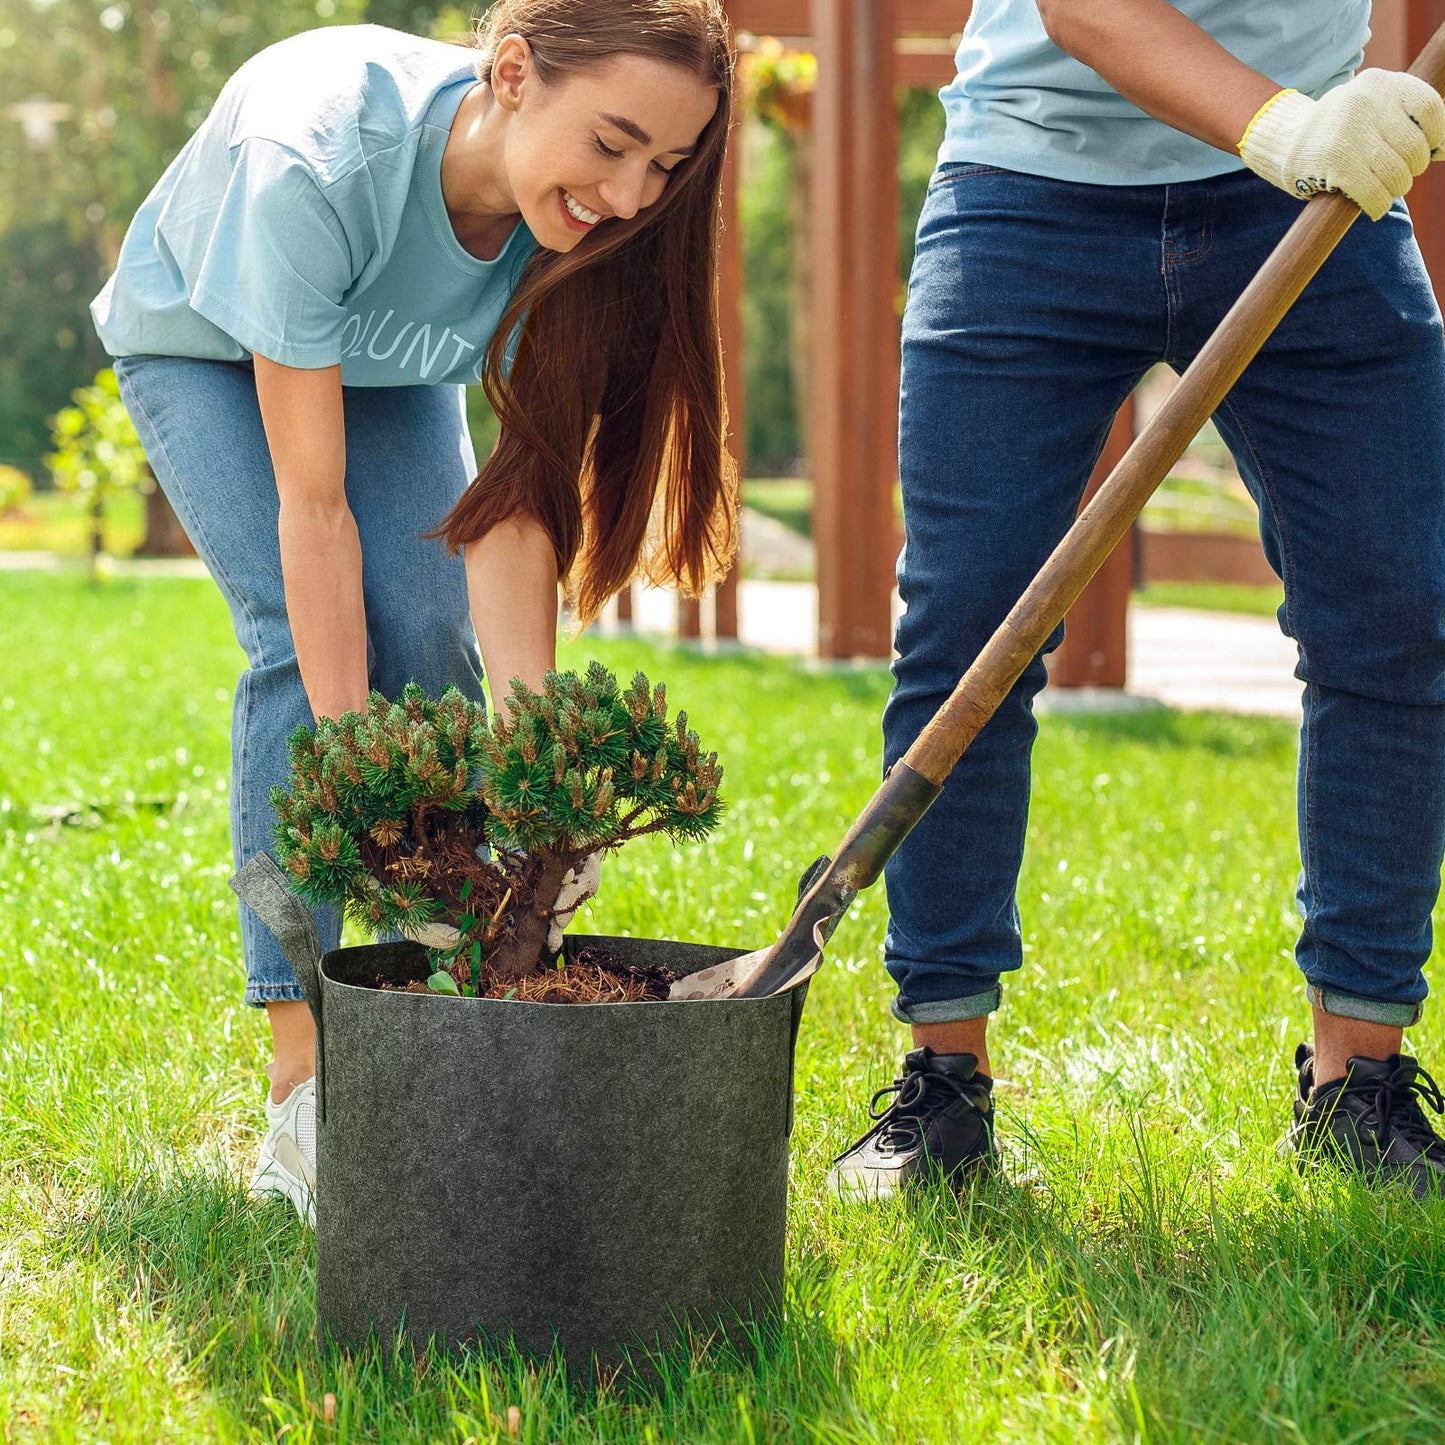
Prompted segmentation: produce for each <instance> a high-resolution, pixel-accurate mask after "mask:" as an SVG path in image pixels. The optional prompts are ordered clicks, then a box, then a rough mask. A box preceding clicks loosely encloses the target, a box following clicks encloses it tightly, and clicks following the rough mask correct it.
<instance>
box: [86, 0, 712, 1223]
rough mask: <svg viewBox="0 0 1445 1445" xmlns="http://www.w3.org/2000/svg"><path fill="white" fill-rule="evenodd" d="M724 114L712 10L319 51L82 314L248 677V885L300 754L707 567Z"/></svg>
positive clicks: (534, 682) (268, 79) (242, 804)
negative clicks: (560, 623) (632, 588)
mask: <svg viewBox="0 0 1445 1445" xmlns="http://www.w3.org/2000/svg"><path fill="white" fill-rule="evenodd" d="M731 87H732V56H731V51H730V49H729V45H728V37H727V26H726V22H725V19H724V17H723V13H722V8H721V5H720V3H719V0H607V3H606V4H599V3H596V0H497V3H496V4H493V5H492V6H491V8H490V9H489V10H488V12H487V18H486V21H485V22H484V24H483V26H482V29H481V30H480V32H479V34H478V36H477V37H476V40H475V43H474V45H473V46H472V47H471V48H467V47H457V46H454V45H444V44H441V43H439V42H436V41H431V40H420V39H417V38H415V37H412V36H408V35H402V34H399V33H398V32H396V31H392V30H385V29H382V28H380V27H377V26H356V27H338V28H330V29H326V30H322V31H315V32H312V33H310V34H306V35H300V36H296V37H294V38H292V39H290V40H287V41H283V42H282V43H281V44H279V45H275V46H272V47H271V48H270V49H268V50H265V51H263V52H262V53H261V54H259V55H257V56H256V57H254V58H253V59H252V60H251V61H249V62H248V63H247V64H246V65H245V66H243V67H242V68H241V70H240V71H239V72H238V73H237V74H236V75H235V76H233V77H232V79H231V80H230V82H228V84H227V85H226V86H225V88H224V89H223V91H222V93H221V95H220V96H219V97H218V99H217V101H216V105H215V107H214V109H213V110H212V112H211V114H210V115H209V116H208V117H207V118H206V120H205V121H204V122H203V124H202V125H201V127H200V129H199V130H198V131H197V132H196V134H195V135H194V136H193V137H192V138H191V140H190V141H189V142H188V143H187V145H186V146H185V148H184V149H183V150H182V151H181V153H180V154H179V155H178V156H177V157H176V158H175V160H174V161H173V162H172V163H171V165H170V166H169V167H168V169H167V170H166V173H165V174H164V175H163V176H162V177H161V179H160V180H159V181H158V182H157V184H156V186H155V189H154V190H153V191H152V192H151V194H150V196H149V197H148V198H147V200H146V201H145V203H144V205H143V206H142V207H141V209H140V211H139V212H138V214H137V215H136V217H135V219H134V221H133V222H132V224H131V227H130V229H129V231H128V233H127V235H126V239H125V244H124V246H123V248H122V252H121V257H120V264H119V266H118V268H117V270H116V273H115V275H114V276H113V277H112V278H111V280H110V281H109V283H108V284H107V285H106V287H105V289H104V291H102V293H101V295H100V296H99V297H98V298H97V299H96V301H95V303H94V305H93V308H92V311H93V314H94V317H95V321H96V325H97V329H98V330H99V332H100V335H101V339H102V340H103V342H104V343H105V346H106V349H107V351H109V353H110V354H111V355H112V356H114V357H115V358H116V372H117V375H118V376H119V378H120V383H121V392H122V396H123V397H124V399H125V402H126V405H127V407H128V408H129V410H130V412H131V415H132V417H133V418H134V420H135V423H136V426H137V429H138V430H139V432H140V435H141V438H142V440H143V441H144V443H145V446H146V451H147V453H148V455H149V457H150V460H151V463H152V465H153V467H154V469H155V472H156V475H157V477H158V479H159V481H160V483H161V486H162V487H163V488H164V490H165V492H166V494H167V495H168V497H169V498H170V500H171V502H172V504H173V505H174V506H175V509H176V512H177V514H178V515H179V516H180V518H181V519H182V521H183V522H184V524H185V527H186V530H187V532H188V533H189V534H190V536H191V538H192V540H193V541H194V542H195V544H196V548H197V550H198V551H199V552H200V554H201V556H202V557H203V558H205V560H206V562H207V565H208V566H209V567H210V569H211V572H212V575H213V576H214V577H215V578H216V580H217V582H218V583H219V584H220V586H221V589H222V591H223V592H224V593H225V596H226V599H227V602H228V603H229V604H230V607H231V613H232V617H233V620H234V623H235V627H236V634H237V637H238V638H239V640H240V642H241V644H242V646H243V647H244V648H245V650H246V654H247V660H248V663H249V667H248V670H247V671H246V672H245V673H244V674H243V676H242V678H241V680H240V685H239V686H238V688H237V691H236V705H235V718H234V727H233V750H234V768H235V779H234V787H233V790H232V797H233V800H234V808H233V815H232V825H233V826H232V832H233V841H234V845H235V855H236V862H237V864H242V863H244V862H245V861H246V860H247V859H248V858H249V857H250V856H251V855H252V854H253V853H255V852H257V851H259V850H261V849H263V848H265V847H266V846H267V845H268V844H269V842H270V839H271V835H272V830H273V828H274V814H273V811H272V808H271V804H270V795H271V789H272V788H273V787H275V786H277V785H279V784H281V783H283V782H284V781H285V778H286V775H287V754H286V739H287V738H288V737H289V736H290V735H291V734H292V733H293V732H294V731H295V730H296V729H297V728H298V727H299V726H303V725H309V724H311V723H312V722H313V721H314V719H316V718H319V717H335V716H339V715H340V714H341V713H343V712H346V711H348V710H352V709H357V708H360V707H362V706H364V704H365V701H366V698H367V694H368V691H369V690H370V689H372V688H375V689H378V690H380V691H382V692H384V693H386V694H388V695H391V696H395V695H397V694H399V693H400V692H401V690H402V687H403V686H404V685H405V684H406V683H407V682H408V681H411V680H415V681H417V682H418V683H420V684H421V685H422V686H423V688H425V690H426V691H427V692H429V693H432V694H433V695H439V694H440V693H441V692H443V691H444V690H445V689H446V688H448V687H451V686H455V687H459V688H460V689H461V690H462V691H463V692H464V693H465V694H466V695H467V696H469V697H471V698H479V697H480V696H481V678H482V667H481V666H479V664H481V663H484V664H485V670H486V672H488V673H490V674H491V676H492V678H493V679H494V680H495V682H497V683H500V684H501V685H502V687H503V689H505V687H506V684H507V683H508V682H509V681H510V680H511V679H512V678H515V677H520V678H522V679H523V681H525V682H526V683H528V684H529V685H531V686H533V687H537V686H539V685H540V684H541V681H542V678H543V675H544V674H545V673H546V671H547V670H548V669H549V668H550V667H551V666H552V665H553V663H554V661H555V657H556V624H557V611H558V591H559V584H560V585H561V589H562V591H563V592H564V593H565V594H566V595H568V596H569V598H570V600H571V603H572V607H573V611H574V614H575V615H576V616H577V617H578V618H580V619H581V620H583V621H585V620H587V619H589V618H591V617H592V616H594V615H595V614H596V612H597V611H598V610H599V609H600V607H601V606H602V604H603V603H604V602H605V601H606V600H607V598H608V597H609V596H611V595H612V594H613V593H614V592H616V591H617V590H619V589H620V588H621V587H622V586H624V585H625V584H626V583H627V582H628V581H630V580H631V579H632V577H633V576H634V575H636V574H638V573H639V572H641V573H643V574H645V575H646V576H648V577H650V578H652V579H654V580H657V581H660V582H663V583H667V584H671V585H675V586H678V587H680V588H682V589H684V590H687V591H690V592H696V591H698V590H700V589H701V588H703V587H704V586H706V585H707V583H708V582H709V581H711V580H712V579H713V578H714V577H716V576H717V575H718V574H719V573H720V572H721V571H722V570H723V569H724V568H725V567H726V565H727V563H728V562H729V560H730V559H731V555H732V552H733V550H734V548H735V545H736V542H735V539H736V509H737V484H736V477H735V476H734V474H733V471H732V468H731V466H730V464H729V462H728V459H727V457H726V455H725V452H724V450H723V433H724V404H723V378H722V362H721V349H720V345H719V339H718V329H717V314H716V301H715V290H716V243H717V227H718V209H719V188H720V184H721V173H722V158H723V147H724V145H725V142H726V137H727V133H728V125H729V119H730V113H731ZM478 382H480V383H481V384H482V385H484V386H485V388H486V390H487V393H488V395H489V396H490V398H491V400H492V402H493V405H494V406H495V408H496V411H497V414H498V416H499V417H500V419H501V423H502V430H501V437H500V440H499V442H498V445H497V448H496V450H495V451H494V453H493V455H492V456H491V458H490V459H489V460H488V461H487V463H486V465H485V466H483V467H482V469H481V471H480V473H478V472H477V467H476V461H475V458H474V457H473V455H472V450H471V444H470V441H469V439H468V437H467V433H466V427H465V422H464V408H463V405H462V395H461V387H462V386H464V385H466V384H468V383H478ZM444 543H445V545H444ZM478 643H480V654H481V655H480V657H479V656H478ZM317 923H318V927H319V929H320V932H321V937H322V940H323V943H324V944H325V946H327V947H328V948H330V947H335V945H336V940H337V937H338V933H339V923H338V920H337V919H336V918H335V917H334V916H323V915H318V918H317ZM242 938H243V944H244V949H245V954H246V969H247V988H246V998H247V1001H248V1002H250V1003H252V1004H255V1005H257V1006H265V1007H266V1009H267V1010H268V1013H269V1016H270V1021H271V1025H272V1034H273V1040H274V1043H275V1050H276V1060H275V1063H274V1065H273V1067H272V1091H271V1098H270V1101H269V1104H268V1116H269V1118H270V1122H271V1130H270V1133H269V1134H268V1136H267V1140H266V1143H265V1145H264V1146H263V1149H262V1157H261V1162H260V1164H259V1166H258V1169H257V1174H256V1180H255V1184H256V1186H257V1187H258V1188H262V1189H274V1190H280V1191H281V1192H283V1193H286V1194H288V1195H289V1196H290V1197H292V1198H293V1199H294V1200H295V1201H296V1202H297V1204H298V1206H300V1207H302V1208H303V1211H304V1209H305V1207H306V1205H307V1203H308V1200H309V1195H310V1193H311V1191H312V1190H313V1188H314V1186H315V1176H314V1154H313V1152H312V1151H313V1139H314V1130H313V1128H312V1123H311V1121H312V1120H313V1118H314V1104H313V1097H314V1095H313V1091H312V1085H311V1083H310V1079H311V1075H312V1072H313V1068H314V1056H315V1048H314V1036H313V1034H312V1030H311V1025H310V1019H309V1015H308V1014H307V1011H306V1007H305V1005H304V1003H302V1002H301V998H302V993H301V989H300V987H299V985H298V983H297V981H296V978H295V975H294V973H293V972H292V970H291V967H290V965H289V964H288V963H287V962H286V960H285V958H284V957H283V955H282V954H281V952H280V949H279V947H278V946H277V945H276V944H275V942H274V940H272V939H271V938H270V935H269V934H268V933H267V932H266V931H265V930H264V929H262V928H261V927H259V926H258V924H257V921H256V919H255V918H254V917H253V916H252V915H251V914H250V913H249V912H247V911H246V910H244V909H243V910H242Z"/></svg>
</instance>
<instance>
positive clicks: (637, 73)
mask: <svg viewBox="0 0 1445 1445" xmlns="http://www.w3.org/2000/svg"><path fill="white" fill-rule="evenodd" d="M492 87H493V93H494V95H495V96H496V98H497V100H498V102H499V103H500V104H501V105H502V106H503V107H504V108H506V109H507V110H509V111H510V112H511V115H510V117H509V120H508V124H507V133H506V139H505V143H504V158H505V167H506V175H507V181H508V183H509V186H510V189H511V191H512V194H513V197H514V198H515V201H516V206H517V210H518V211H520V212H521V215H522V219H523V220H524V221H525V222H526V223H527V226H528V228H529V229H530V230H531V232H532V234H533V235H534V236H535V237H536V238H537V242H538V244H539V245H542V246H546V247H547V248H548V249H549V250H552V251H570V250H571V249H572V248H573V247H574V246H575V245H577V243H578V242H579V241H581V240H582V239H583V238H584V237H586V236H588V235H589V234H590V233H591V232H592V231H594V230H596V228H597V227H598V226H605V225H607V224H608V223H609V222H610V221H612V220H613V219H614V218H616V219H621V220H629V219H631V218H632V217H633V216H635V215H636V214H637V213H638V212H639V211H641V210H645V209H646V208H647V207H648V206H650V205H652V204H653V203H654V202H655V201H656V200H657V199H658V198H659V197H660V196H661V195H662V193H663V190H664V189H665V188H666V186H667V178H668V173H669V172H670V171H672V170H673V169H674V168H675V167H677V166H678V165H680V164H682V162H683V161H685V160H686V159H687V157H688V156H690V155H691V154H692V153H693V151H694V150H695V149H696V147H697V144H698V140H699V137H700V136H701V135H702V133H703V130H704V129H705V128H706V126H707V123H708V122H709V121H710V120H711V119H712V117H713V115H714V113H715V112H716V111H717V106H718V90H717V87H716V86H715V85H711V84H709V83H708V81H706V80H705V79H704V78H703V77H702V76H700V75H696V74H694V73H693V72H691V71H688V70H684V69H681V68H679V67H678V66H674V65H669V64H667V63H665V62H664V61H660V60H654V59H651V58H650V57H647V56H641V55H623V56H618V57H616V58H614V59H612V60H608V61H604V62H601V63H599V64H597V65H595V66H590V67H588V68H587V69H586V70H580V71H575V72H573V73H572V74H570V75H567V76H564V77H563V78H562V79H560V80H558V81H556V82H554V83H553V84H551V85H542V84H541V83H540V82H539V81H538V79H537V73H536V68H535V66H534V64H533V63H532V59H531V52H530V49H529V48H528V47H527V45H526V42H525V41H523V40H521V39H520V38H519V37H516V36H512V37H509V38H508V39H507V40H505V41H503V42H502V44H501V45H500V46H499V47H498V50H497V56H496V64H495V66H494V70H493V80H492Z"/></svg>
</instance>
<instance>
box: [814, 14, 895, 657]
mask: <svg viewBox="0 0 1445 1445" xmlns="http://www.w3.org/2000/svg"><path fill="white" fill-rule="evenodd" d="M897 23H898V3H897V0H813V10H812V34H813V37H814V41H815V49H816V51H817V55H818V88H817V91H816V93H815V95H814V102H813V118H814V147H815V150H814V167H815V169H814V174H815V177H816V192H815V200H814V207H813V213H814V226H815V230H814V238H815V239H814V291H813V317H814V322H813V326H814V347H813V350H814V363H813V412H812V425H813V437H812V453H813V477H814V489H815V499H814V504H813V505H814V514H813V532H814V537H815V539H816V541H817V554H818V612H819V617H818V651H819V655H820V656H822V657H826V658H853V657H869V658H886V657H888V656H890V655H891V653H892V619H891V605H890V603H891V597H892V590H893V568H894V560H895V550H894V545H893V544H894V519H893V488H894V484H895V481H896V479H897V474H898V463H897V416H898V411H897V407H898V337H899V321H898V313H897V309H896V305H895V302H896V298H897V295H898V236H897V232H898V226H897V216H898V119H897V108H896V106H895V104H894V95H893V77H892V46H891V44H890V43H889V42H890V40H891V37H892V36H893V35H895V34H896V33H897Z"/></svg>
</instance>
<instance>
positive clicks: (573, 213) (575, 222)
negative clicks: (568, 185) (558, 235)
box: [557, 187, 605, 231]
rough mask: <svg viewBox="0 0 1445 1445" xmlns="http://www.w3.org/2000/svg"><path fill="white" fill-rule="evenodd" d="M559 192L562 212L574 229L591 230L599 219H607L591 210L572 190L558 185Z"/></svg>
mask: <svg viewBox="0 0 1445 1445" xmlns="http://www.w3.org/2000/svg"><path fill="white" fill-rule="evenodd" d="M557 194H558V195H559V196H561V198H562V214H563V215H564V216H565V217H566V218H567V222H568V224H569V225H570V226H571V227H572V229H573V230H576V231H590V230H591V229H592V228H593V227H594V226H596V225H597V223H598V222H599V221H601V220H603V219H605V218H604V217H603V216H601V215H600V214H599V213H598V212H596V211H589V210H588V209H587V207H586V206H584V205H583V204H582V202H581V201H579V200H578V199H577V197H576V196H574V195H573V194H572V193H571V191H566V190H563V189H562V188H561V187H558V191H557Z"/></svg>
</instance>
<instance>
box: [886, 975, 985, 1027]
mask: <svg viewBox="0 0 1445 1445" xmlns="http://www.w3.org/2000/svg"><path fill="white" fill-rule="evenodd" d="M1002 1001H1003V985H1002V984H997V983H996V984H994V986H993V987H992V988H990V989H986V990H985V991H984V992H983V993H971V994H968V995H967V996H966V997H964V998H945V999H939V1000H937V1001H934V1002H929V1003H915V1004H909V1005H907V1006H906V1007H905V1006H904V1004H903V1002H902V995H900V996H899V997H898V998H895V999H894V1000H893V1017H894V1018H896V1019H897V1020H898V1021H899V1022H900V1023H905V1024H954V1023H960V1022H961V1021H962V1020H964V1019H981V1018H983V1017H984V1016H985V1015H987V1014H991V1013H997V1012H998V1007H999V1004H1000V1003H1001V1002H1002Z"/></svg>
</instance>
